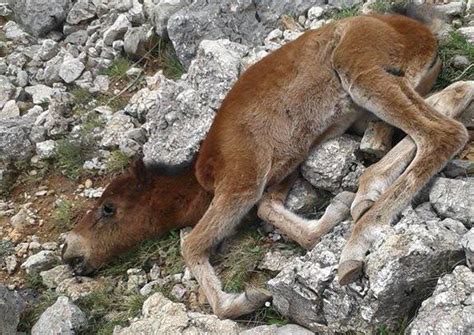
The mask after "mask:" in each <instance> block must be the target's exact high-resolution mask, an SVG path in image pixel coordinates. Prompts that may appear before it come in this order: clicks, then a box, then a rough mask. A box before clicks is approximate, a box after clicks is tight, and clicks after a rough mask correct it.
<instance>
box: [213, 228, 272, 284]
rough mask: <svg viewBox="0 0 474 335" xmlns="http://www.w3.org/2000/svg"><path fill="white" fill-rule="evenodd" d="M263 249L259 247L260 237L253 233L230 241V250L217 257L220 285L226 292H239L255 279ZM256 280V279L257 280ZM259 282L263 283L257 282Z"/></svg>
mask: <svg viewBox="0 0 474 335" xmlns="http://www.w3.org/2000/svg"><path fill="white" fill-rule="evenodd" d="M264 254H265V249H264V248H263V247H262V246H261V237H260V236H259V235H258V233H256V232H254V231H248V232H246V233H245V234H244V235H243V236H239V237H238V238H236V241H235V242H234V241H232V245H231V246H230V250H229V251H228V252H225V254H223V255H219V256H218V257H217V258H218V261H220V265H219V267H221V268H223V271H222V273H221V277H222V284H223V287H224V290H225V291H226V292H241V291H242V290H244V289H245V285H246V284H247V283H249V281H250V280H251V279H252V278H251V277H254V278H253V279H254V280H255V279H256V277H255V275H256V272H257V271H256V268H257V265H258V264H259V263H260V261H261V260H262V259H263V256H264ZM257 280H258V278H257ZM258 281H259V282H261V281H264V279H262V280H258Z"/></svg>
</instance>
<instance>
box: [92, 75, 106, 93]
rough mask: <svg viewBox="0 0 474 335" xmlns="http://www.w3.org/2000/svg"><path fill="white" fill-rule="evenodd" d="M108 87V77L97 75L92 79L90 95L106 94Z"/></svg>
mask: <svg viewBox="0 0 474 335" xmlns="http://www.w3.org/2000/svg"><path fill="white" fill-rule="evenodd" d="M109 85H110V81H109V77H108V76H104V75H98V76H97V77H95V79H94V86H93V87H92V89H90V90H89V91H90V92H91V93H96V92H99V93H107V91H108V90H109Z"/></svg>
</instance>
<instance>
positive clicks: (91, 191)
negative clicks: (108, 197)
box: [84, 187, 105, 198]
mask: <svg viewBox="0 0 474 335" xmlns="http://www.w3.org/2000/svg"><path fill="white" fill-rule="evenodd" d="M104 190H105V189H104V188H103V187H97V188H87V189H85V190H84V196H85V197H86V198H100V197H101V196H102V194H103V193H104Z"/></svg>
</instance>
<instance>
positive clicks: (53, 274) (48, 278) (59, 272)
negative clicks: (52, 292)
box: [40, 265, 74, 288]
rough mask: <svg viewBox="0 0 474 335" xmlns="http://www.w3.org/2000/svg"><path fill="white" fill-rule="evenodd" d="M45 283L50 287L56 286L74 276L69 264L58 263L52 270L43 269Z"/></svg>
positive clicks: (42, 275) (41, 273) (42, 276)
mask: <svg viewBox="0 0 474 335" xmlns="http://www.w3.org/2000/svg"><path fill="white" fill-rule="evenodd" d="M40 276H41V278H42V279H43V284H44V285H45V286H46V287H48V288H56V287H57V286H58V285H59V284H60V283H61V282H62V281H64V280H66V279H69V278H72V277H73V276H74V274H73V272H72V270H71V268H70V267H69V266H68V265H58V266H56V267H54V268H52V269H50V270H47V271H41V272H40Z"/></svg>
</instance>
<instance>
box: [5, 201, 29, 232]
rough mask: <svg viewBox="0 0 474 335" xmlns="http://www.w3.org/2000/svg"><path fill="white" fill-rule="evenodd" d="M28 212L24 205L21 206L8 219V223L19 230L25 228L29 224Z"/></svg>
mask: <svg viewBox="0 0 474 335" xmlns="http://www.w3.org/2000/svg"><path fill="white" fill-rule="evenodd" d="M30 223H31V222H30V214H29V211H28V209H27V207H26V206H24V207H22V208H21V209H20V210H19V211H18V213H16V214H15V215H14V216H12V218H11V219H10V224H11V225H12V227H13V228H14V229H15V230H17V231H20V232H24V231H26V230H27V227H28V225H29V224H30Z"/></svg>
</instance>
